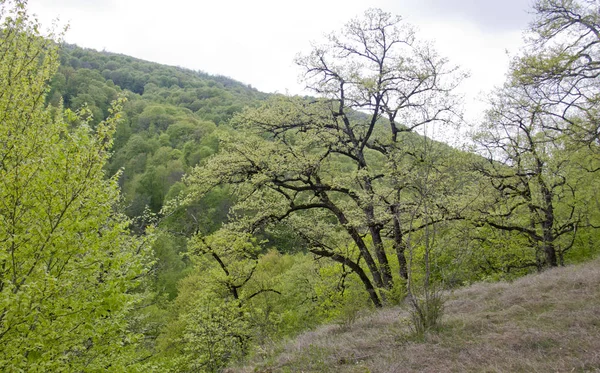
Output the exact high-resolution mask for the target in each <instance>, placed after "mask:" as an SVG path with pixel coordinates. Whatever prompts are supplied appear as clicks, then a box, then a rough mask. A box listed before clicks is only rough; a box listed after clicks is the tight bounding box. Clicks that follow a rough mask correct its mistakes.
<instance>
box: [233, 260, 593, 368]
mask: <svg viewBox="0 0 600 373" xmlns="http://www.w3.org/2000/svg"><path fill="white" fill-rule="evenodd" d="M408 317H409V315H408V311H407V307H398V308H389V309H384V310H381V311H378V312H374V313H372V314H369V315H368V316H365V317H363V318H361V319H359V320H357V321H356V322H355V323H353V324H352V325H351V326H340V325H326V326H323V327H320V328H318V329H316V330H314V331H311V332H307V333H304V334H302V335H300V336H298V337H297V338H295V339H293V340H291V341H288V342H287V343H286V344H285V345H279V346H277V347H271V349H270V350H268V351H267V352H265V353H264V354H263V356H262V359H261V360H260V361H255V362H254V363H253V364H251V365H248V366H246V367H243V368H237V369H231V370H230V372H252V371H258V372H300V371H302V372H372V373H376V372H550V371H556V372H573V371H577V372H584V371H585V372H591V371H595V372H597V371H600V353H599V351H600V261H598V260H595V261H592V262H589V263H586V264H582V265H573V266H568V267H564V268H557V269H552V270H549V271H546V272H543V273H541V274H535V275H529V276H526V277H523V278H520V279H518V280H516V281H514V282H511V283H508V282H498V283H478V284H475V285H472V286H470V287H467V288H463V289H460V290H457V291H454V292H453V293H452V294H449V295H448V300H447V302H446V307H445V316H444V321H443V326H442V327H441V330H439V331H438V332H435V333H429V334H427V335H425V337H424V338H423V339H420V338H416V337H414V336H412V334H411V332H410V328H409V327H408V322H407V320H408Z"/></svg>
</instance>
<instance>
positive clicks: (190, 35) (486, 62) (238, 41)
mask: <svg viewBox="0 0 600 373" xmlns="http://www.w3.org/2000/svg"><path fill="white" fill-rule="evenodd" d="M531 1H532V0H503V1H497V0H302V1H289V0H288V1H284V0H211V1H205V0H196V1H193V0H169V1H164V0H161V1H158V0H29V9H30V11H31V12H32V13H35V14H36V15H37V16H38V18H39V20H40V21H41V23H42V25H51V24H52V22H53V20H56V19H58V23H59V24H61V25H64V24H66V23H68V24H69V31H68V32H67V34H66V36H65V39H66V41H67V42H69V43H74V44H77V45H79V46H82V47H87V48H94V49H97V50H106V51H109V52H116V53H122V54H126V55H130V56H133V57H137V58H141V59H145V60H149V61H154V62H159V63H163V64H168V65H175V66H182V67H186V68H190V69H194V70H201V71H203V72H206V73H209V74H215V75H224V76H228V77H231V78H233V79H236V80H238V81H241V82H243V83H246V84H250V85H252V86H253V87H255V88H257V89H259V90H261V91H263V92H279V93H290V94H298V93H306V92H303V90H302V89H303V86H302V84H300V83H299V81H298V75H299V73H300V70H299V69H298V68H297V67H296V66H295V64H294V62H293V60H294V57H295V56H296V55H297V54H299V53H302V54H306V53H308V52H309V51H310V49H311V42H316V43H318V42H319V41H322V40H323V36H324V35H325V34H328V33H330V32H332V31H337V30H340V29H341V27H342V26H343V25H344V24H345V23H346V22H347V21H348V20H350V19H351V18H354V17H356V16H359V15H361V14H362V13H363V12H364V11H365V10H366V9H367V8H372V7H376V8H381V9H383V10H385V11H388V12H390V13H393V14H396V15H400V16H402V17H403V20H404V21H405V22H407V23H409V24H411V25H413V26H414V27H416V29H417V37H418V38H419V39H420V40H424V41H431V42H433V44H434V46H435V47H436V49H437V50H438V52H439V53H440V54H441V55H442V56H445V57H447V58H449V60H450V62H451V63H453V64H456V65H459V66H460V67H461V68H463V69H465V70H467V71H469V72H470V74H471V76H470V78H469V79H468V80H467V81H465V82H464V83H463V84H462V86H461V87H460V92H461V93H462V94H464V95H465V108H466V116H467V118H468V119H470V120H476V119H477V118H478V117H479V116H480V114H481V112H482V111H483V109H484V104H483V103H482V102H481V99H482V97H485V95H486V94H487V93H488V92H489V91H490V90H491V89H492V88H493V87H494V86H498V85H501V84H502V83H503V81H504V77H505V73H506V71H507V67H508V61H509V59H510V56H511V55H515V54H516V53H518V50H519V47H520V46H521V45H522V32H523V30H525V28H526V27H527V25H528V22H529V21H530V19H531V14H530V13H529V9H530V5H531Z"/></svg>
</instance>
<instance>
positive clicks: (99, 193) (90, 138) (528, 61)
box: [0, 0, 600, 372]
mask: <svg viewBox="0 0 600 373" xmlns="http://www.w3.org/2000/svg"><path fill="white" fill-rule="evenodd" d="M0 4H1V7H2V9H1V11H0V16H1V17H2V21H3V24H2V27H1V30H0V32H1V34H0V61H1V63H0V115H1V118H2V119H1V121H2V124H1V126H0V346H2V347H1V348H0V370H2V371H7V372H13V371H14V372H18V371H78V372H79V371H86V372H87V371H115V372H122V371H158V372H163V371H173V372H198V371H208V372H216V371H222V370H223V369H225V368H226V367H228V366H230V365H231V364H237V363H239V362H240V361H244V359H247V358H248V357H251V356H253V355H257V354H261V351H264V346H267V345H269V344H272V343H274V342H276V341H280V340H283V339H285V338H288V337H292V336H294V335H296V334H298V333H300V332H302V331H305V330H309V329H311V328H314V327H316V326H318V325H320V324H323V323H328V322H338V323H352V322H353V321H354V320H355V319H356V317H357V315H358V314H359V313H361V312H365V310H370V309H373V308H385V307H389V306H392V305H397V304H401V303H402V304H407V305H408V306H409V307H410V309H411V312H412V315H413V317H412V318H411V320H412V321H411V322H412V323H413V328H414V331H415V333H421V334H423V333H427V332H429V331H430V330H434V329H435V327H436V326H437V325H438V323H439V322H440V317H441V311H442V309H443V303H444V298H443V296H442V294H443V291H445V290H447V289H454V288H458V287H461V286H465V285H468V284H472V283H474V282H479V281H488V282H493V281H498V280H513V279H516V278H518V277H521V276H523V275H526V274H529V273H532V272H541V271H544V270H545V269H548V268H551V267H556V266H564V265H567V264H571V263H578V262H583V261H588V260H590V259H591V258H594V257H597V256H598V253H599V252H600V248H599V247H598V241H599V240H600V231H599V230H598V228H600V194H599V193H600V190H599V188H600V183H598V177H599V175H600V137H599V133H600V124H599V123H600V118H598V108H599V107H598V98H599V97H600V91H599V89H598V87H600V85H598V77H597V76H598V72H599V68H598V63H599V61H600V50H598V46H597V44H598V41H599V40H600V39H599V38H600V36H599V35H600V22H599V21H598V19H597V14H598V12H599V11H600V8H599V6H598V5H597V4H596V3H594V2H588V1H572V0H537V1H536V2H535V4H534V6H533V10H532V11H533V12H534V15H535V20H534V22H533V23H532V24H531V26H530V30H529V34H530V38H529V39H528V44H527V46H526V47H525V48H524V49H523V50H522V51H521V53H520V54H519V55H518V57H516V58H515V59H514V60H513V61H512V63H511V66H510V70H509V71H508V74H507V80H506V83H505V84H504V85H503V86H502V87H499V88H497V89H496V90H495V91H494V92H492V93H491V95H490V99H489V101H490V108H489V110H488V111H487V112H486V115H485V119H484V120H483V121H482V123H478V126H477V131H476V132H475V133H474V134H473V136H472V139H471V140H472V141H471V144H472V145H471V146H470V147H469V148H465V149H455V148H452V147H451V146H449V145H446V144H444V143H442V142H438V141H435V140H433V139H431V138H430V137H428V136H427V134H428V129H430V128H432V126H442V128H443V126H453V125H461V124H462V121H463V119H462V116H461V113H460V112H459V108H460V107H461V100H460V97H459V95H458V94H456V88H457V87H458V86H459V85H460V84H461V82H462V81H463V80H464V79H467V74H466V73H465V72H463V71H462V70H461V69H460V68H459V67H457V66H454V65H452V63H451V61H448V60H447V59H445V58H443V57H441V56H439V55H438V54H437V53H436V52H435V50H433V48H432V47H431V46H430V45H428V44H427V43H425V42H422V41H420V40H419V39H418V37H417V36H416V34H415V32H414V31H413V30H412V28H411V27H410V26H409V25H406V24H405V23H403V21H401V19H400V18H398V17H394V16H392V15H391V14H389V13H386V12H384V11H382V10H379V9H370V10H367V11H366V12H365V13H364V14H363V15H362V16H360V17H357V18H355V19H352V20H350V21H349V22H348V23H347V24H346V26H345V27H344V28H343V29H342V30H340V31H339V32H336V33H333V34H331V35H330V36H329V37H328V38H326V39H325V40H323V41H322V43H321V44H319V45H315V46H314V48H313V50H312V51H311V52H310V53H308V54H305V55H301V56H299V57H298V58H297V60H296V63H297V65H298V66H299V68H300V69H301V70H302V72H303V74H304V75H303V76H304V83H305V84H306V86H307V87H308V88H309V89H310V90H311V91H312V92H313V95H312V96H305V97H298V96H288V95H273V94H265V93H261V92H259V91H257V90H256V89H254V88H252V87H251V86H247V85H245V84H242V83H240V82H237V81H235V80H233V79H230V78H227V77H222V76H211V75H208V74H205V73H202V72H198V71H192V70H188V69H184V68H179V67H171V66H164V65H160V64H156V63H152V62H147V61H142V60H139V59H135V58H132V57H128V56H125V55H120V54H114V53H109V52H98V51H94V50H90V49H83V48H80V47H78V46H75V45H69V44H65V43H64V42H63V41H62V36H63V35H62V34H60V33H57V34H52V33H51V34H41V33H40V31H39V30H40V29H41V26H40V25H39V24H38V23H37V21H35V19H33V18H31V17H30V16H29V15H28V13H27V9H26V5H27V4H26V2H24V1H13V2H11V1H2V2H0ZM597 52H598V53H597Z"/></svg>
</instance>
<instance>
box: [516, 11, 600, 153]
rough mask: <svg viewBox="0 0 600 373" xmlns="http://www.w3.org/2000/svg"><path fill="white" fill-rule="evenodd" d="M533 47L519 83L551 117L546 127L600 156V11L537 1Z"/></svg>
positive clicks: (519, 62)
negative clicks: (568, 137)
mask: <svg viewBox="0 0 600 373" xmlns="http://www.w3.org/2000/svg"><path fill="white" fill-rule="evenodd" d="M533 10H534V17H535V18H534V21H533V22H532V24H531V28H530V30H529V31H530V35H531V38H530V39H529V42H530V43H529V45H528V47H527V48H526V50H525V53H524V55H523V56H522V57H520V58H518V59H516V61H515V63H514V65H513V69H514V74H513V76H514V79H515V81H516V82H518V84H521V85H526V86H528V87H529V89H530V91H531V92H530V94H531V95H535V96H536V97H537V98H538V100H536V102H537V103H538V104H539V105H541V108H542V109H543V110H544V111H545V112H546V113H547V114H548V116H547V118H546V120H545V123H544V125H545V126H546V127H547V128H553V129H560V130H561V131H563V132H565V133H567V134H568V135H569V136H570V137H571V139H572V140H575V141H577V142H579V143H580V144H581V143H582V144H585V145H587V146H589V147H590V148H591V149H593V150H595V151H596V152H598V149H599V148H598V147H599V140H598V139H599V138H598V135H599V133H600V124H599V123H600V121H599V120H598V102H599V99H600V90H599V89H598V87H599V85H598V82H599V81H598V76H599V73H600V64H599V63H600V48H599V47H598V43H599V41H600V19H599V18H598V13H599V11H600V5H599V4H598V2H597V1H592V0H537V1H535V3H534V5H533Z"/></svg>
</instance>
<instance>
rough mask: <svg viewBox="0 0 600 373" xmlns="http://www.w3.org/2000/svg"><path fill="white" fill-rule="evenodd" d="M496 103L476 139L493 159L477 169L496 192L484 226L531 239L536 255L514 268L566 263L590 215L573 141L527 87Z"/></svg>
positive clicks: (507, 91)
mask: <svg viewBox="0 0 600 373" xmlns="http://www.w3.org/2000/svg"><path fill="white" fill-rule="evenodd" d="M492 104H493V105H492V108H491V109H490V110H489V111H488V113H487V122H486V125H485V126H484V128H483V130H482V131H481V132H480V133H479V135H478V137H477V138H476V140H477V142H478V143H479V145H481V150H482V152H483V154H484V155H485V157H486V159H487V161H486V162H484V163H479V164H478V166H477V168H478V170H479V171H480V173H481V174H482V175H483V176H484V178H486V179H487V182H489V185H490V186H491V188H492V190H493V191H494V192H490V193H489V194H488V197H489V196H493V198H492V200H491V202H490V210H489V211H486V212H485V213H483V215H480V218H481V219H482V220H481V221H480V222H479V224H485V225H488V226H490V227H492V228H495V229H498V230H502V231H506V232H509V233H511V234H516V235H519V236H522V237H524V238H525V239H526V245H527V246H528V247H529V248H531V250H532V253H533V255H531V253H529V254H528V255H520V256H519V257H518V258H516V261H514V262H513V263H510V264H507V265H508V266H509V268H511V267H513V268H515V267H516V268H522V267H528V266H532V267H535V268H537V269H538V270H541V269H542V268H545V267H554V266H557V265H559V264H562V263H564V260H563V256H564V254H565V253H566V252H567V251H568V250H570V249H571V248H572V247H573V244H574V242H575V238H576V234H577V233H578V232H579V230H580V229H581V228H582V227H584V226H585V220H584V217H585V216H586V210H585V206H586V203H585V202H584V201H585V199H584V198H585V195H582V194H581V191H580V190H581V187H582V178H581V177H580V176H579V175H577V174H576V173H577V164H576V162H574V157H573V153H571V152H569V151H568V150H567V149H566V147H565V142H566V141H568V138H567V137H566V136H565V135H564V133H562V132H561V131H557V130H554V129H551V128H550V127H551V126H549V125H548V122H549V121H553V117H552V115H549V114H548V113H547V112H546V111H545V109H544V106H543V105H542V104H540V102H539V100H538V98H537V97H536V96H535V95H531V94H530V90H529V89H528V87H526V86H520V85H517V86H514V85H510V84H507V85H506V86H505V87H504V88H503V89H501V90H499V91H498V92H497V93H496V96H495V98H494V100H493V101H492Z"/></svg>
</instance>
